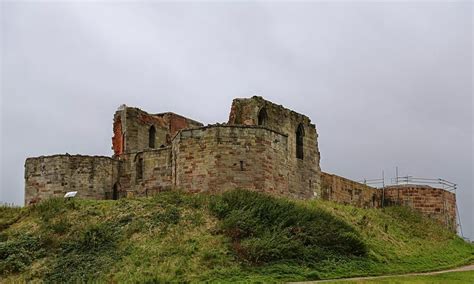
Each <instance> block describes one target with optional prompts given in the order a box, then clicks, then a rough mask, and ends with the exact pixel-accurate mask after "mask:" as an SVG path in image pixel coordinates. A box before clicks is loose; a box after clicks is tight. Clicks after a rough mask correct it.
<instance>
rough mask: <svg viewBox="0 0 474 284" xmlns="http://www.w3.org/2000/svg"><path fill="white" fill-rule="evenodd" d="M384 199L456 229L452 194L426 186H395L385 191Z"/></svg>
mask: <svg viewBox="0 0 474 284" xmlns="http://www.w3.org/2000/svg"><path fill="white" fill-rule="evenodd" d="M385 199H386V200H387V202H389V203H392V204H400V205H405V206H408V207H411V208H413V209H415V210H417V211H419V212H421V213H423V214H424V215H425V216H428V217H430V218H433V219H435V220H437V221H438V222H439V223H441V224H444V225H446V226H447V227H448V228H451V229H452V230H456V229H457V222H456V195H455V194H454V193H453V192H449V191H446V190H443V189H440V188H433V187H431V186H427V185H413V184H407V185H397V186H389V187H387V188H386V189H385Z"/></svg>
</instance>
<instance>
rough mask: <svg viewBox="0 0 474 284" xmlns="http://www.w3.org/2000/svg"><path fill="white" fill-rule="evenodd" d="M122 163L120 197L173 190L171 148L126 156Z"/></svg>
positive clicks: (122, 158) (147, 194) (123, 157)
mask: <svg viewBox="0 0 474 284" xmlns="http://www.w3.org/2000/svg"><path fill="white" fill-rule="evenodd" d="M120 162H121V163H120V179H119V182H118V184H117V189H118V191H119V192H120V196H149V195H153V194H155V193H157V192H160V191H164V190H170V189H171V188H172V185H173V184H172V173H171V147H165V148H160V149H153V150H147V151H142V152H138V153H132V154H124V155H122V156H121V157H120ZM140 167H141V169H140Z"/></svg>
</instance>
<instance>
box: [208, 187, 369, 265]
mask: <svg viewBox="0 0 474 284" xmlns="http://www.w3.org/2000/svg"><path fill="white" fill-rule="evenodd" d="M210 210H211V212H212V213H213V214H214V215H215V216H216V217H217V218H218V219H220V220H221V221H222V222H221V229H222V230H223V232H224V233H225V234H226V235H227V236H229V237H230V238H231V240H232V247H233V249H234V251H235V253H236V254H237V256H239V257H240V258H241V259H243V260H246V261H249V262H252V263H269V262H278V261H295V262H299V263H308V264H309V263H315V262H318V261H320V260H323V259H327V258H329V257H335V256H363V255H366V254H367V246H366V245H365V243H364V242H363V240H362V238H361V236H360V235H359V234H358V233H357V232H356V231H355V230H354V229H353V228H352V227H351V226H350V225H348V224H347V223H345V222H343V221H342V220H340V219H337V218H336V217H334V216H333V215H331V214H329V213H327V212H325V211H323V210H321V209H310V208H306V207H304V206H302V205H298V204H296V203H295V202H291V201H288V200H286V199H280V198H275V197H271V196H268V195H265V194H262V193H257V192H251V191H246V190H235V191H229V192H226V193H224V194H222V195H221V196H216V197H214V198H213V200H212V201H211V203H210Z"/></svg>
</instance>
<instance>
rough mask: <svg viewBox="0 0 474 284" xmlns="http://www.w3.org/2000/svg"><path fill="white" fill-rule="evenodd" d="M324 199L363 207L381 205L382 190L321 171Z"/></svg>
mask: <svg viewBox="0 0 474 284" xmlns="http://www.w3.org/2000/svg"><path fill="white" fill-rule="evenodd" d="M321 194H322V196H321V197H322V199H324V200H331V201H334V202H337V203H342V204H350V205H354V206H358V207H363V208H370V207H373V208H375V207H380V206H381V199H380V190H378V189H376V188H374V187H370V186H367V185H365V184H361V183H358V182H355V181H353V180H350V179H347V178H343V177H340V176H337V175H332V174H328V173H325V172H322V173H321Z"/></svg>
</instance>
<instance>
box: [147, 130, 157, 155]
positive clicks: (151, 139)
mask: <svg viewBox="0 0 474 284" xmlns="http://www.w3.org/2000/svg"><path fill="white" fill-rule="evenodd" d="M155 140H156V129H155V126H153V125H152V126H151V127H150V129H149V130H148V146H149V147H150V148H152V149H154V148H155Z"/></svg>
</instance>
